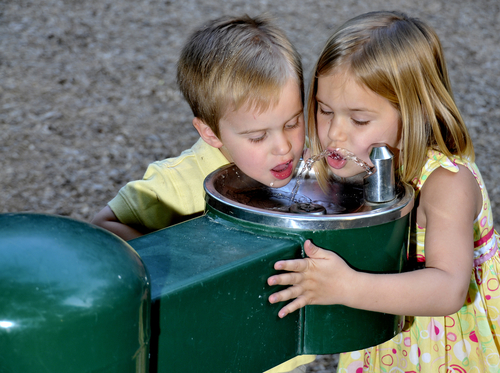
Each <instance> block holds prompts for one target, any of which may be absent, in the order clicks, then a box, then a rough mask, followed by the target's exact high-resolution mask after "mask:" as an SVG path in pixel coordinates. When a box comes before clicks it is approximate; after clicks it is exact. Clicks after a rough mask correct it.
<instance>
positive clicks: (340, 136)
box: [316, 72, 401, 177]
mask: <svg viewBox="0 0 500 373" xmlns="http://www.w3.org/2000/svg"><path fill="white" fill-rule="evenodd" d="M316 100H317V103H318V111H317V113H316V130H317V135H318V137H319V141H320V143H321V147H322V148H323V149H328V150H330V151H332V150H334V149H336V148H343V149H346V150H349V151H350V152H352V153H354V155H356V156H357V157H358V158H360V159H362V160H363V161H365V162H366V163H368V164H369V165H372V162H371V160H370V152H371V150H372V148H373V147H374V146H378V145H380V144H384V145H387V146H388V147H389V148H390V149H391V151H392V152H393V153H394V158H395V159H398V154H399V147H400V141H401V125H400V118H399V112H398V111H397V110H396V109H395V108H394V106H392V105H391V103H390V102H389V101H388V100H387V99H386V98H384V97H382V96H380V95H378V94H376V93H375V92H373V91H371V90H369V89H368V88H366V87H364V86H361V85H359V84H358V83H356V82H355V81H354V79H353V78H351V77H350V76H349V75H348V74H344V73H343V72H339V73H337V74H334V75H327V76H321V77H319V78H318V91H317V94H316ZM327 162H328V165H329V166H330V169H331V171H332V172H333V173H334V174H336V175H338V176H341V177H350V176H354V175H356V174H359V173H360V172H362V171H363V169H362V168H361V167H360V166H358V165H357V164H355V163H354V162H349V161H346V160H345V159H343V158H342V157H341V156H335V155H334V156H330V157H328V158H327Z"/></svg>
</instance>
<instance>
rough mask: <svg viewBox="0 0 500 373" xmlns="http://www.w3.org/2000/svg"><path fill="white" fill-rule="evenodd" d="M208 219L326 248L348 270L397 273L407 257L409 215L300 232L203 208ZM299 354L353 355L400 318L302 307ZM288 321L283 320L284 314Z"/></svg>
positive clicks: (395, 328) (385, 335)
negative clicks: (370, 223) (366, 224)
mask: <svg viewBox="0 0 500 373" xmlns="http://www.w3.org/2000/svg"><path fill="white" fill-rule="evenodd" d="M207 209H208V215H209V216H212V217H217V218H218V219H219V220H220V221H226V224H232V225H234V226H238V227H239V229H241V230H245V231H248V232H254V233H255V234H267V235H274V236H275V237H280V236H281V237H290V236H294V235H298V236H300V237H301V239H302V240H304V241H305V240H306V239H311V240H312V241H313V242H314V243H315V244H316V245H318V246H320V247H322V248H325V249H329V250H332V251H334V252H336V253H337V254H338V255H340V256H341V257H342V258H344V260H346V262H347V263H349V265H351V266H352V267H353V268H355V269H357V270H360V271H366V272H375V273H393V272H401V271H402V269H403V267H404V264H405V260H406V253H407V244H408V233H409V229H408V226H409V225H408V224H409V218H410V214H407V215H405V216H403V217H401V218H399V219H397V220H394V221H391V222H387V223H384V224H380V225H374V226H369V227H365V228H352V229H340V230H300V229H293V230H292V229H286V228H277V227H268V226H262V225H259V224H256V223H251V222H248V221H243V220H239V219H235V218H233V217H231V216H228V215H225V214H223V213H221V212H219V211H217V210H215V209H212V208H210V207H209V206H207ZM301 312H302V313H303V315H302V316H301V319H302V320H303V325H302V328H301V333H302V334H301V342H300V343H301V344H300V350H299V353H300V354H332V353H338V352H346V351H353V350H357V349H362V348H365V347H369V346H374V345H377V344H379V343H381V342H384V341H386V340H388V339H390V338H392V337H393V336H395V335H396V334H397V333H399V331H401V328H402V323H403V316H402V315H390V314H383V313H377V312H369V311H363V310H358V309H352V308H348V307H345V306H340V305H335V306H306V307H305V308H304V309H302V310H301ZM287 317H289V316H287Z"/></svg>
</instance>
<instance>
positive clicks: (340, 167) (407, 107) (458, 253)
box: [268, 12, 500, 373]
mask: <svg viewBox="0 0 500 373" xmlns="http://www.w3.org/2000/svg"><path fill="white" fill-rule="evenodd" d="M309 123H310V124H311V125H310V126H309V137H310V139H311V144H312V153H313V154H317V153H319V152H321V151H322V150H325V149H329V150H334V149H336V148H345V149H347V150H350V151H351V152H353V153H354V154H356V155H357V156H358V157H360V158H362V159H363V160H365V161H366V162H367V163H371V162H370V159H369V154H370V150H371V148H372V147H373V146H374V145H377V144H381V143H382V144H386V145H387V146H388V147H389V148H390V149H391V150H392V151H393V153H394V154H395V160H397V163H398V166H399V167H398V177H399V179H400V180H402V181H404V182H409V183H411V184H412V185H413V187H414V188H415V191H416V203H415V206H416V207H415V211H414V216H415V219H414V220H415V226H414V227H412V235H411V237H412V240H411V241H412V244H411V250H410V257H409V259H410V260H409V262H410V264H413V268H411V269H412V270H410V271H406V272H403V273H400V274H372V273H361V272H357V271H355V270H353V269H352V268H350V267H349V265H347V264H346V263H345V262H344V261H343V260H342V259H341V258H340V257H339V256H338V255H336V254H335V253H333V252H331V251H327V250H323V249H321V248H318V247H316V246H314V245H313V244H312V243H311V242H310V241H307V242H306V243H305V245H304V249H305V252H306V254H307V256H308V257H307V258H305V259H299V260H289V261H280V262H277V263H276V264H275V268H276V269H277V270H285V271H290V272H285V273H282V274H279V275H275V276H272V277H270V278H269V279H268V283H269V284H270V285H292V286H290V287H288V288H286V289H285V290H282V291H280V292H277V293H274V294H272V295H271V296H270V298H269V301H270V302H271V303H275V302H282V301H286V300H289V299H293V298H295V299H294V300H293V301H292V302H291V303H289V304H287V305H286V306H285V307H283V309H282V310H281V311H280V314H279V316H280V317H285V316H286V315H287V314H288V313H290V312H293V311H295V310H297V309H298V308H300V307H303V306H305V305H308V304H343V305H346V306H349V307H354V308H360V309H365V310H371V311H377V312H385V313H391V314H401V315H412V317H407V318H406V325H405V327H404V328H403V331H402V332H401V333H400V334H398V335H397V336H396V337H394V338H393V339H391V340H390V341H387V342H385V343H383V344H381V345H379V346H376V347H371V348H369V349H366V350H363V351H356V352H349V353H344V354H342V355H341V359H340V363H339V369H338V372H342V373H345V372H349V373H350V372H356V373H358V372H366V371H368V372H466V371H467V372H498V371H499V369H500V356H499V348H500V337H498V333H497V330H498V329H499V328H500V286H499V276H498V273H499V272H500V258H499V256H498V253H497V249H498V241H499V236H498V233H497V232H496V231H495V230H494V229H493V220H492V213H491V208H490V201H489V198H488V194H487V192H486V189H485V187H484V183H483V180H482V178H481V175H480V173H479V170H478V169H477V167H476V165H475V163H474V150H473V146H472V143H471V139H470V137H469V134H468V132H467V128H466V127H465V125H464V123H463V120H462V118H461V116H460V113H459V111H458V109H457V107H456V105H455V103H454V100H453V95H452V91H451V87H450V82H449V78H448V73H447V70H446V64H445V61H444V57H443V51H442V48H441V45H440V42H439V39H438V37H437V36H436V34H435V32H434V31H433V30H432V29H431V28H430V27H429V26H427V25H426V24H424V23H422V22H421V21H419V20H417V19H413V18H409V17H407V16H406V15H404V14H401V13H397V12H373V13H368V14H364V15H361V16H358V17H356V18H354V19H352V20H350V21H348V22H347V23H345V24H344V25H343V26H341V27H340V28H339V29H338V30H337V31H336V32H335V33H334V35H333V36H332V37H331V38H330V39H329V40H328V42H327V44H326V46H325V48H324V50H323V52H322V54H321V56H320V58H319V60H318V62H317V64H316V69H315V75H314V78H313V80H312V83H311V89H310V96H309ZM318 163H319V162H317V163H316V164H318ZM357 172H359V169H358V168H357V166H356V165H354V164H351V162H346V161H345V160H344V159H342V157H341V154H335V153H334V154H333V155H332V156H330V157H329V158H328V159H327V160H326V161H324V162H323V163H322V164H320V165H319V166H318V167H317V173H318V178H319V180H320V181H321V182H322V183H325V182H326V180H328V178H329V173H334V174H336V175H338V176H340V177H350V176H353V175H354V174H356V173H357ZM369 249H373V250H376V249H377V248H367V250H369ZM412 253H413V254H414V255H412Z"/></svg>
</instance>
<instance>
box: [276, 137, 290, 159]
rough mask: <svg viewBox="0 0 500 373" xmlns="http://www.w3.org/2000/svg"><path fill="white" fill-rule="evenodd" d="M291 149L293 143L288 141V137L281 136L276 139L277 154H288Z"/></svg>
mask: <svg viewBox="0 0 500 373" xmlns="http://www.w3.org/2000/svg"><path fill="white" fill-rule="evenodd" d="M291 148H292V143H291V142H290V141H289V140H288V138H287V137H286V136H280V137H279V138H278V139H276V142H275V145H274V152H275V154H279V155H282V154H287V153H288V152H289V151H290V149H291Z"/></svg>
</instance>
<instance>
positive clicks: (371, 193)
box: [364, 145, 396, 203]
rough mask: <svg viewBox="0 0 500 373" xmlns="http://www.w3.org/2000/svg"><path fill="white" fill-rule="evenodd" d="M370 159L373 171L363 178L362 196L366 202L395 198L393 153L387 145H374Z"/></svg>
mask: <svg viewBox="0 0 500 373" xmlns="http://www.w3.org/2000/svg"><path fill="white" fill-rule="evenodd" d="M370 159H371V161H372V163H373V165H374V168H375V172H374V173H373V174H371V175H370V176H367V177H366V178H365V180H364V198H365V201H367V202H372V203H384V202H389V201H392V200H393V199H394V198H396V179H395V175H394V154H393V153H392V152H391V151H390V150H389V148H388V147H387V146H385V145H384V146H378V147H374V148H373V149H372V150H371V152H370Z"/></svg>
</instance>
